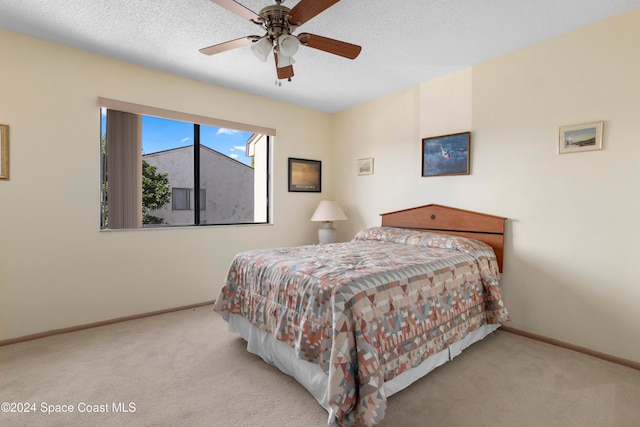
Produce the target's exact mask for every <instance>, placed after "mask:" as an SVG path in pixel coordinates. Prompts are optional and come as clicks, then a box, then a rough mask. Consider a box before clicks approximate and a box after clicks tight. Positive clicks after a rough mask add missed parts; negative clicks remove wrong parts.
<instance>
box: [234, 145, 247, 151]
mask: <svg viewBox="0 0 640 427" xmlns="http://www.w3.org/2000/svg"><path fill="white" fill-rule="evenodd" d="M246 149H247V147H245V146H244V145H234V146H233V147H231V151H236V150H240V151H245V150H246Z"/></svg>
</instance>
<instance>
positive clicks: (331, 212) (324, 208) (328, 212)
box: [311, 200, 347, 221]
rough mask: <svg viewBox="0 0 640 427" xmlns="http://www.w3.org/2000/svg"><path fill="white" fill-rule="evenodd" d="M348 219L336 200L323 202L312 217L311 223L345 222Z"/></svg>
mask: <svg viewBox="0 0 640 427" xmlns="http://www.w3.org/2000/svg"><path fill="white" fill-rule="evenodd" d="M346 219H347V216H346V215H345V214H344V212H343V211H342V209H340V205H338V202H336V201H335V200H323V201H321V202H320V204H319V205H318V207H317V208H316V211H315V212H314V213H313V216H312V217H311V221H345V220H346Z"/></svg>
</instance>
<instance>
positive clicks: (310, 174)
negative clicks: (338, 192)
mask: <svg viewBox="0 0 640 427" xmlns="http://www.w3.org/2000/svg"><path fill="white" fill-rule="evenodd" d="M289 191H290V192H299V193H320V192H321V191H322V162H321V161H319V160H306V159H294V158H291V157H290V158H289Z"/></svg>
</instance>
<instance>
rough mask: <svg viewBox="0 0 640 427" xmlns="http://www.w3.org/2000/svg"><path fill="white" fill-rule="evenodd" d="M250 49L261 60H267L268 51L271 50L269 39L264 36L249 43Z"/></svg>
mask: <svg viewBox="0 0 640 427" xmlns="http://www.w3.org/2000/svg"><path fill="white" fill-rule="evenodd" d="M251 51H252V52H253V54H254V55H255V56H256V58H258V59H259V60H260V61H262V62H267V58H268V56H269V53H270V52H271V41H270V40H269V39H268V38H267V37H265V38H262V39H260V40H259V41H257V42H255V43H252V44H251Z"/></svg>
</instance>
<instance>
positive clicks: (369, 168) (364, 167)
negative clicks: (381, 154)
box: [356, 157, 373, 175]
mask: <svg viewBox="0 0 640 427" xmlns="http://www.w3.org/2000/svg"><path fill="white" fill-rule="evenodd" d="M356 166H357V168H356V172H357V174H358V175H373V157H367V158H366V159H358V161H357V164H356Z"/></svg>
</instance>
